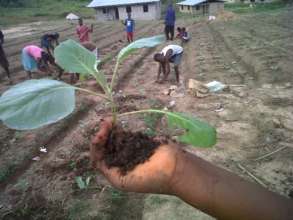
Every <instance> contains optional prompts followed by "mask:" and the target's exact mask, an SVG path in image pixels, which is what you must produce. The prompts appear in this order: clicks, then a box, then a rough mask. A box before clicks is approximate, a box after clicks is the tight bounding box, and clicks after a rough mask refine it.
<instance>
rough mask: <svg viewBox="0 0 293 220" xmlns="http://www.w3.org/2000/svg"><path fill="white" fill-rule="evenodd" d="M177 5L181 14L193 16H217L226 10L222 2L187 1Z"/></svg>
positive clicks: (220, 0)
mask: <svg viewBox="0 0 293 220" xmlns="http://www.w3.org/2000/svg"><path fill="white" fill-rule="evenodd" d="M177 5H178V6H179V11H180V12H182V13H190V14H192V15H217V14H219V13H221V12H222V11H223V10H224V1H222V0H186V1H183V2H179V3H177Z"/></svg>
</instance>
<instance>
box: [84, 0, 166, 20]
mask: <svg viewBox="0 0 293 220" xmlns="http://www.w3.org/2000/svg"><path fill="white" fill-rule="evenodd" d="M87 7H89V8H94V9H95V10H96V18H97V20H99V21H107V20H124V19H126V18H127V13H128V12H131V17H132V18H133V19H134V20H156V19H160V17H161V1H160V0H93V1H92V2H91V3H90V4H89V5H88V6H87Z"/></svg>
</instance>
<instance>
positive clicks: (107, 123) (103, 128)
mask: <svg viewBox="0 0 293 220" xmlns="http://www.w3.org/2000/svg"><path fill="white" fill-rule="evenodd" d="M112 127H113V119H112V117H107V118H105V119H102V120H101V123H100V129H99V131H98V132H97V133H96V135H95V136H94V137H93V139H92V144H91V146H90V161H91V166H92V168H94V169H95V168H96V165H97V161H98V160H101V159H102V157H103V148H104V146H105V144H106V143H107V140H108V137H109V135H110V132H111V130H112Z"/></svg>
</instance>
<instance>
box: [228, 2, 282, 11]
mask: <svg viewBox="0 0 293 220" xmlns="http://www.w3.org/2000/svg"><path fill="white" fill-rule="evenodd" d="M284 7H286V3H284V2H272V3H256V4H254V5H253V7H250V4H247V3H226V4H225V10H227V11H231V12H233V13H237V14H245V13H260V12H270V11H275V10H280V9H283V8H284Z"/></svg>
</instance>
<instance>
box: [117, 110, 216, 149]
mask: <svg viewBox="0 0 293 220" xmlns="http://www.w3.org/2000/svg"><path fill="white" fill-rule="evenodd" d="M140 113H157V114H164V115H166V116H167V121H168V126H170V127H171V128H179V129H183V134H181V135H179V136H178V140H179V141H180V142H182V143H186V144H191V145H193V146H196V147H211V146H213V145H215V144H216V141H217V133H216V129H215V128H213V127H212V126H210V125H209V124H208V123H206V122H202V121H200V120H198V119H196V118H195V117H193V116H190V115H187V114H184V113H179V112H168V111H164V110H157V109H145V110H139V111H133V112H126V113H122V114H120V115H119V117H121V116H126V115H132V114H140Z"/></svg>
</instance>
